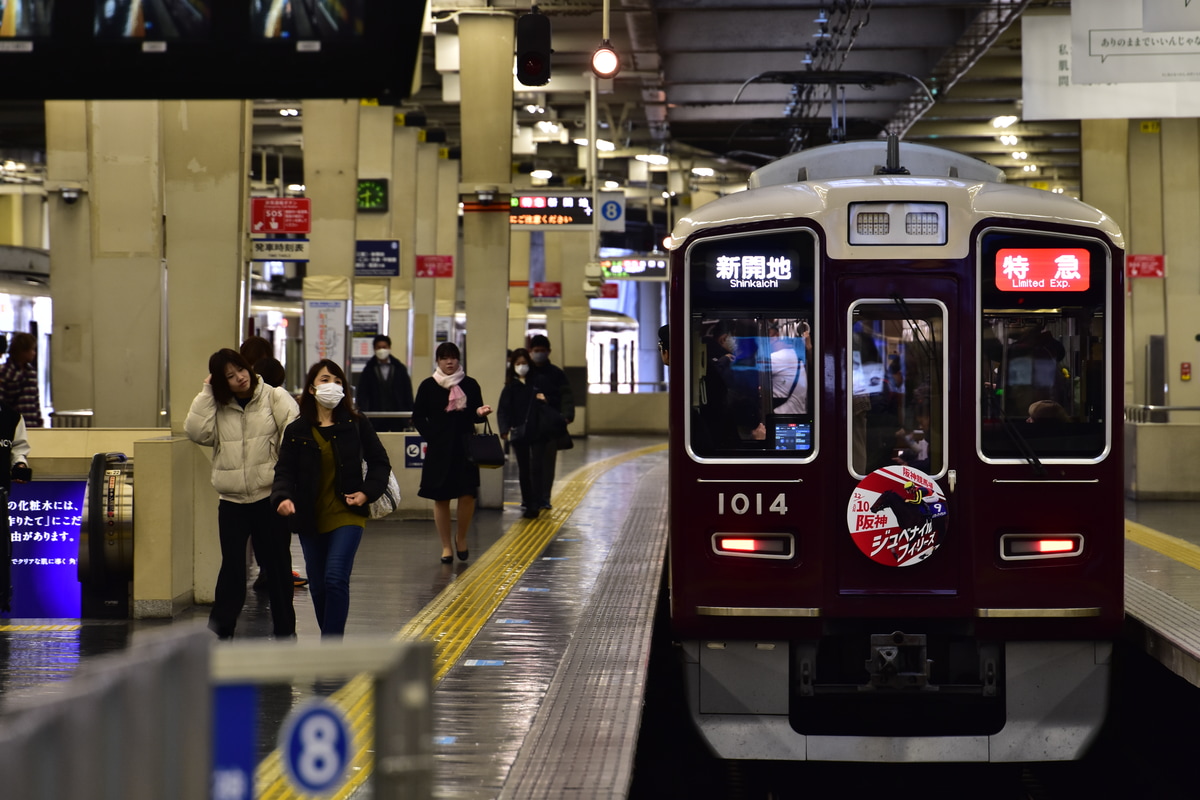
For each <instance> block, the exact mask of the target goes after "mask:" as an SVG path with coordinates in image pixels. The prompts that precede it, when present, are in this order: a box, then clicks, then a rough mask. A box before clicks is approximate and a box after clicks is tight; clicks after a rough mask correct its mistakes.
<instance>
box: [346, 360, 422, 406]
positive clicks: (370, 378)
mask: <svg viewBox="0 0 1200 800" xmlns="http://www.w3.org/2000/svg"><path fill="white" fill-rule="evenodd" d="M388 363H389V364H391V365H392V371H391V374H390V375H389V376H388V379H387V380H386V381H385V380H383V378H381V377H380V375H379V359H377V358H372V359H371V361H370V363H368V364H367V366H365V367H363V371H362V377H361V378H359V380H358V389H357V391H356V392H355V394H354V403H355V405H357V406H358V410H359V411H412V407H413V388H412V378H410V377H409V376H408V368H407V367H405V366H404V364H403V363H401V362H400V360H399V359H398V358H396V357H395V356H388Z"/></svg>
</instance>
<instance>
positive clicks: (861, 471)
mask: <svg viewBox="0 0 1200 800" xmlns="http://www.w3.org/2000/svg"><path fill="white" fill-rule="evenodd" d="M850 313H851V327H850V342H849V347H848V348H847V351H848V352H849V353H850V354H851V358H850V363H849V365H848V366H849V372H850V374H849V375H848V376H847V382H848V385H849V387H850V391H849V402H850V409H849V414H848V417H849V424H850V436H849V441H850V464H851V467H852V471H853V472H854V474H855V475H856V476H858V477H863V476H865V475H867V474H868V473H870V472H872V471H874V470H876V469H879V468H880V467H887V466H892V465H894V464H903V465H908V466H910V467H914V468H916V469H919V470H921V471H923V472H926V473H928V474H930V475H939V474H941V472H942V471H943V470H944V468H945V467H944V464H945V445H944V443H945V408H944V402H943V398H944V396H945V392H944V391H943V386H944V385H945V369H946V364H945V357H944V354H945V346H944V335H943V334H944V331H945V327H946V323H945V308H944V307H943V306H942V305H941V304H939V303H931V302H928V301H926V302H922V301H916V300H914V301H912V302H906V303H904V304H903V305H897V304H896V303H895V302H893V301H890V300H888V301H882V300H881V301H873V300H867V301H863V302H860V303H856V304H855V305H854V306H853V307H852V309H851V312H850Z"/></svg>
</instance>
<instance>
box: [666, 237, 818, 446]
mask: <svg viewBox="0 0 1200 800" xmlns="http://www.w3.org/2000/svg"><path fill="white" fill-rule="evenodd" d="M815 263H816V237H815V236H814V235H813V234H812V232H811V231H808V230H791V231H783V232H779V231H773V232H768V233H760V234H752V235H739V236H728V237H721V238H714V239H709V240H706V241H704V242H700V243H698V244H695V245H693V246H692V247H691V248H690V249H689V250H688V253H687V264H688V266H687V273H686V274H687V282H688V295H687V296H688V305H689V308H688V316H689V327H690V330H689V336H688V349H689V353H690V357H689V359H688V369H689V378H688V385H689V390H690V394H691V403H690V406H691V414H690V419H689V422H688V441H689V446H690V449H691V451H692V453H693V454H694V455H695V456H697V457H699V458H747V457H753V458H768V459H795V460H805V459H808V458H811V457H812V456H814V455H815V451H816V445H815V431H814V430H813V420H814V418H815V408H814V405H815V402H816V388H817V387H816V386H815V385H814V383H815V378H816V375H817V374H818V373H817V371H816V370H814V369H813V368H812V357H813V355H812V354H813V348H814V346H815V345H816V344H817V343H816V342H815V341H814V331H815V330H817V325H816V320H815V318H814V312H815V307H814V296H815V282H816V273H815Z"/></svg>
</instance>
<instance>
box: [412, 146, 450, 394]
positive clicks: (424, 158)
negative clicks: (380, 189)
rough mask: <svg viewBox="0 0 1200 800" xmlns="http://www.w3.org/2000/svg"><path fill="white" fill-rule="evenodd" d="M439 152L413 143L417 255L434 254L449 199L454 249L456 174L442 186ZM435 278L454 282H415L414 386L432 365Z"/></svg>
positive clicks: (436, 253) (428, 371) (436, 249)
mask: <svg viewBox="0 0 1200 800" xmlns="http://www.w3.org/2000/svg"><path fill="white" fill-rule="evenodd" d="M441 153H442V148H441V147H440V146H439V145H438V144H436V143H433V142H419V143H418V144H417V148H416V153H415V156H416V158H415V164H414V169H413V172H414V175H415V178H416V196H417V208H416V216H415V218H414V223H415V228H414V231H413V234H414V238H413V248H414V250H415V252H416V253H417V254H419V255H438V253H439V251H438V239H439V236H440V235H441V234H442V228H443V226H444V224H446V223H445V222H444V220H443V214H442V213H441V209H442V206H443V205H444V204H445V203H450V204H451V206H452V207H453V208H454V210H455V214H454V216H453V217H452V218H451V220H450V222H449V224H450V225H451V229H452V230H453V232H454V245H453V249H452V250H451V251H450V253H451V254H453V253H454V252H456V251H457V249H458V214H457V210H458V208H457V207H458V188H457V186H458V184H457V178H458V174H457V170H456V171H455V175H454V177H455V183H454V184H453V185H452V186H448V187H444V186H442V184H441V181H440V179H439V175H440V174H441V168H442V162H443V161H445V159H443V158H442V157H441ZM456 166H457V164H456ZM444 192H449V194H444ZM436 282H440V283H443V284H446V285H448V286H450V287H453V286H454V282H453V280H442V281H438V279H436V278H421V280H420V281H419V282H417V283H418V284H419V286H420V290H421V306H420V318H421V325H420V328H419V333H418V332H417V326H416V324H415V320H416V316H415V315H414V326H413V327H414V332H413V336H414V337H416V338H415V341H414V347H413V360H414V362H415V366H416V367H418V369H417V371H416V372H413V373H411V374H412V375H414V380H413V388H414V389H415V388H416V386H417V385H418V384H419V383H420V382H421V381H422V380H424V379H425V377H426V376H428V375H432V374H433V370H434V366H435V365H434V362H433V351H434V350H435V349H436V347H437V345H436V344H434V343H433V318H434V316H435V311H436V308H435V307H436V304H437V298H436V288H437V287H436ZM416 289H417V287H416V286H415V285H414V287H413V290H414V291H416ZM451 301H453V294H451Z"/></svg>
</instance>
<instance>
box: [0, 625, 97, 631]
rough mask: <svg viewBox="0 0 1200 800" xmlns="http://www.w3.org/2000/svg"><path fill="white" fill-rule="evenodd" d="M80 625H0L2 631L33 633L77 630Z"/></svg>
mask: <svg viewBox="0 0 1200 800" xmlns="http://www.w3.org/2000/svg"><path fill="white" fill-rule="evenodd" d="M82 627H83V626H82V625H0V632H3V633H33V632H37V631H77V630H79V629H80V628H82Z"/></svg>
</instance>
